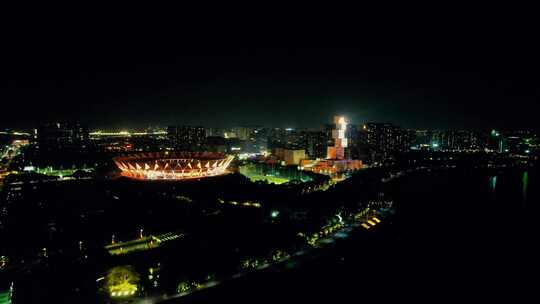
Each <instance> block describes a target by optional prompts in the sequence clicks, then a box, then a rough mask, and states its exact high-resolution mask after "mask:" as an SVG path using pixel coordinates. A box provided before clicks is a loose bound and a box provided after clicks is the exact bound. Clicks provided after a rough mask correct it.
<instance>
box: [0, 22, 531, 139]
mask: <svg viewBox="0 0 540 304" xmlns="http://www.w3.org/2000/svg"><path fill="white" fill-rule="evenodd" d="M396 26H398V25H396ZM398 27H399V26H398ZM525 27H527V28H529V29H530V27H529V26H525V25H524V26H523V28H525ZM503 28H504V29H505V32H502V31H501V29H503ZM422 29H423V31H421V32H419V31H414V32H412V31H406V30H403V31H400V32H397V31H396V30H392V31H391V32H392V34H391V35H389V34H388V32H387V31H383V30H375V31H371V33H370V35H364V34H363V33H362V32H356V33H355V34H354V35H352V33H351V35H349V32H347V34H345V33H342V34H343V35H340V36H339V37H335V36H333V35H328V33H326V34H327V35H325V37H331V39H328V40H325V39H323V38H322V37H319V36H318V33H317V32H312V33H310V34H306V33H305V32H302V33H303V34H302V35H303V36H306V35H307V36H309V38H311V39H310V40H309V41H307V42H306V41H304V40H302V41H299V40H298V39H296V36H295V35H297V34H298V35H300V33H299V32H292V33H291V32H288V34H287V35H285V36H284V39H269V40H267V39H264V38H263V37H264V35H263V34H260V33H257V35H256V36H257V37H258V39H247V38H245V37H242V38H241V37H235V38H234V39H232V38H231V39H230V38H228V37H225V38H224V37H223V36H221V35H220V34H219V33H218V34H215V35H213V36H206V35H205V34H203V33H202V32H195V33H193V32H191V33H190V35H189V37H187V36H186V35H184V32H182V31H179V32H176V33H175V35H174V36H171V35H170V34H169V33H167V34H165V33H163V32H160V31H156V32H151V31H150V33H146V34H141V33H140V32H138V31H137V30H135V29H134V30H132V31H130V29H123V30H122V31H109V30H104V29H103V28H102V29H99V30H95V29H94V28H86V29H85V30H84V31H81V30H80V29H78V28H77V29H70V27H69V26H66V27H62V28H61V30H58V28H55V30H39V29H36V27H30V28H28V29H24V30H20V31H19V30H17V31H12V32H11V33H10V34H9V35H8V37H5V38H4V40H3V44H2V45H3V47H2V50H1V51H0V52H1V64H2V69H1V71H0V100H1V105H2V119H1V120H0V127H4V128H6V127H34V126H36V125H37V124H38V123H40V122H44V121H51V120H80V121H83V122H85V123H88V125H89V126H90V127H91V128H123V127H144V126H147V125H156V124H158V125H167V124H188V125H192V124H193V125H205V126H213V127H229V126H235V125H243V124H250V125H265V126H276V127H318V126H320V125H322V124H323V123H326V122H329V121H330V119H331V116H332V115H333V114H334V113H336V114H344V115H346V116H348V117H349V118H350V120H352V121H353V122H355V123H362V122H365V121H385V122H394V123H396V124H398V125H401V126H404V127H414V128H416V127H418V128H469V127H481V128H536V127H537V125H538V123H537V119H538V112H537V108H538V107H537V103H538V97H539V95H540V87H539V78H540V77H539V72H538V71H539V67H540V64H539V59H538V54H539V53H538V48H537V47H536V46H535V41H534V39H536V38H535V37H534V36H531V35H530V34H531V32H530V31H524V30H522V27H521V26H514V27H512V28H510V29H509V28H507V27H505V26H504V25H501V26H498V27H492V26H488V25H485V24H484V25H482V26H480V27H475V28H460V29H457V28H454V27H451V28H446V29H445V30H444V31H442V30H441V29H439V28H437V29H430V27H429V26H422ZM267 33H268V32H266V34H267ZM280 33H283V31H280ZM248 34H254V33H248ZM248 36H249V35H248ZM252 36H254V35H252ZM274 36H276V35H274ZM303 36H302V37H303ZM318 38H320V39H318Z"/></svg>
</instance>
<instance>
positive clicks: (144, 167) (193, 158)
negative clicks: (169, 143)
mask: <svg viewBox="0 0 540 304" xmlns="http://www.w3.org/2000/svg"><path fill="white" fill-rule="evenodd" d="M113 160H114V162H115V163H116V166H118V168H119V169H120V170H121V175H122V176H125V177H129V178H133V179H141V180H184V179H193V178H204V177H208V176H216V175H221V174H224V173H225V172H226V169H227V167H228V166H229V164H230V163H231V161H232V160H233V156H228V155H226V154H223V153H212V152H154V153H138V154H129V155H123V156H118V157H115V158H114V159H113Z"/></svg>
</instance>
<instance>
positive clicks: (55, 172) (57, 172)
mask: <svg viewBox="0 0 540 304" xmlns="http://www.w3.org/2000/svg"><path fill="white" fill-rule="evenodd" d="M77 171H84V172H87V173H91V172H93V171H94V169H92V168H71V169H54V168H53V167H46V168H36V169H35V172H36V173H39V174H44V175H48V176H59V177H66V176H72V175H73V174H74V173H75V172H77Z"/></svg>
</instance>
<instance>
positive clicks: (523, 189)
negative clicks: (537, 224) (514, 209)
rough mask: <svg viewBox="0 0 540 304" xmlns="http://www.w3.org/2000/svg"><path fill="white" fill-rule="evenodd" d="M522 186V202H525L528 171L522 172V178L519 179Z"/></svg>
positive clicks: (527, 187)
mask: <svg viewBox="0 0 540 304" xmlns="http://www.w3.org/2000/svg"><path fill="white" fill-rule="evenodd" d="M521 182H522V184H523V187H522V191H521V193H522V194H523V202H524V203H526V202H527V192H528V190H529V171H525V172H523V177H522V178H521Z"/></svg>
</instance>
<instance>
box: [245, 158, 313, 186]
mask: <svg viewBox="0 0 540 304" xmlns="http://www.w3.org/2000/svg"><path fill="white" fill-rule="evenodd" d="M240 173H241V174H242V175H244V176H246V177H248V178H249V179H250V180H251V181H253V182H261V181H262V182H267V183H272V184H276V185H280V184H284V183H288V182H291V181H299V182H310V181H313V178H312V177H311V176H309V174H307V173H306V172H304V171H301V170H298V168H297V167H296V166H281V165H267V164H251V163H250V164H245V165H242V166H240Z"/></svg>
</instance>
